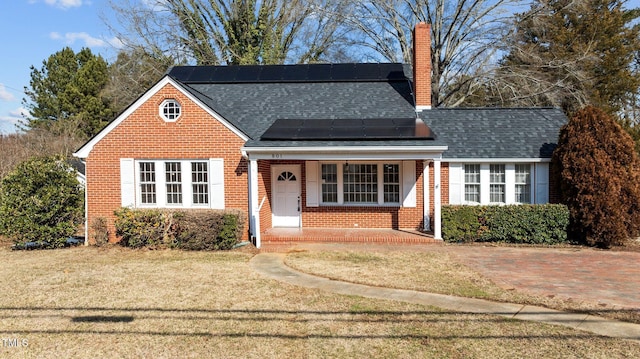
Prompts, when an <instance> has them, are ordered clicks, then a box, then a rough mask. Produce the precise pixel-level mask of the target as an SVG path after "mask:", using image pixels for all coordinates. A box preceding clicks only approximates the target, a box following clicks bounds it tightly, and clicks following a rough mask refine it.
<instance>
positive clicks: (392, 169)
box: [383, 164, 400, 203]
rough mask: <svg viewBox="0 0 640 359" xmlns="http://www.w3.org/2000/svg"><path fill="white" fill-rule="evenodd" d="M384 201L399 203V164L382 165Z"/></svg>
mask: <svg viewBox="0 0 640 359" xmlns="http://www.w3.org/2000/svg"><path fill="white" fill-rule="evenodd" d="M383 178H384V202H385V203H400V166H399V165H396V164H385V165H383Z"/></svg>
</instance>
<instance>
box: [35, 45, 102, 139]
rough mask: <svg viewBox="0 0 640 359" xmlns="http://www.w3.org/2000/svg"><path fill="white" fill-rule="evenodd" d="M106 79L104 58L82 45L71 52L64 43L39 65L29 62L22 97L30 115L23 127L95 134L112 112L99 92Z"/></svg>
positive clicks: (89, 135) (88, 134)
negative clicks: (31, 64)
mask: <svg viewBox="0 0 640 359" xmlns="http://www.w3.org/2000/svg"><path fill="white" fill-rule="evenodd" d="M107 81H108V73H107V62H106V61H105V60H104V59H103V58H102V57H101V56H96V55H94V54H93V53H92V52H91V50H90V49H86V48H85V49H82V50H81V51H80V52H78V53H77V54H75V53H74V52H73V50H72V49H71V48H69V47H66V48H64V49H62V50H61V51H58V52H56V53H55V54H53V55H51V56H50V57H49V58H48V59H47V60H46V61H43V64H42V68H41V69H36V68H35V67H34V66H31V81H30V83H29V84H30V88H25V93H26V94H27V97H28V99H27V98H25V99H23V104H24V105H25V107H26V108H27V109H29V115H30V117H29V118H28V119H27V121H26V127H27V128H29V129H30V128H43V127H44V128H52V129H54V128H55V129H56V131H66V132H69V131H73V132H75V133H76V134H79V135H82V136H84V137H91V136H93V135H95V134H96V133H97V132H98V131H100V130H101V129H102V127H103V126H104V125H106V124H107V123H108V121H109V120H111V117H112V115H113V114H112V111H111V109H110V108H109V104H108V101H107V100H106V99H105V98H103V97H102V95H101V92H102V90H103V89H104V88H105V86H106V85H107ZM69 127H72V128H71V129H70V128H69Z"/></svg>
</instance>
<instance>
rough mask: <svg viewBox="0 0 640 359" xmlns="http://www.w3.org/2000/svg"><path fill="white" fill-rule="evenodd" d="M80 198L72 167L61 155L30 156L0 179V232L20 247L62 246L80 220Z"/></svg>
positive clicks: (82, 193) (80, 194) (81, 208)
mask: <svg viewBox="0 0 640 359" xmlns="http://www.w3.org/2000/svg"><path fill="white" fill-rule="evenodd" d="M83 201H84V192H83V190H82V188H81V186H80V184H79V183H78V180H77V179H76V174H75V171H74V170H73V169H72V168H71V166H69V165H68V164H67V163H65V161H64V160H63V159H62V158H60V157H35V158H32V159H30V160H28V161H25V162H22V163H20V164H19V165H18V166H17V167H16V168H15V169H14V170H13V171H11V172H10V173H9V174H8V175H7V176H6V177H4V178H3V179H2V182H0V234H5V235H7V236H8V237H10V238H11V239H12V240H13V241H14V243H15V244H16V245H17V246H21V247H24V246H25V244H26V243H29V242H35V243H37V244H38V246H39V247H50V248H56V247H63V246H64V245H65V243H66V240H67V238H68V237H70V236H71V235H73V234H74V233H75V231H76V228H77V226H78V225H79V224H80V223H82V220H83V215H84V209H83Z"/></svg>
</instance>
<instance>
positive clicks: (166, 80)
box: [73, 76, 249, 158]
mask: <svg viewBox="0 0 640 359" xmlns="http://www.w3.org/2000/svg"><path fill="white" fill-rule="evenodd" d="M167 85H171V86H173V87H175V88H176V89H177V90H178V91H180V93H182V94H183V95H184V96H186V97H187V98H188V99H189V100H190V101H192V102H193V103H195V104H196V105H197V106H199V107H200V108H202V109H203V110H205V111H206V112H207V113H208V114H209V115H211V117H213V118H214V119H216V120H217V121H219V122H220V123H222V124H223V125H224V126H225V127H227V128H228V129H229V130H230V131H231V132H233V133H234V134H236V136H238V137H240V138H241V139H242V140H243V141H248V140H249V137H247V135H245V134H244V133H242V132H241V131H240V130H238V129H237V128H236V127H235V126H233V125H232V124H231V123H230V122H229V121H227V120H225V119H224V118H223V117H222V116H221V115H219V114H218V113H216V112H215V111H213V110H212V109H210V108H209V107H208V106H207V105H205V104H204V103H203V102H201V101H200V100H199V99H197V98H196V97H194V96H193V95H192V94H190V93H189V92H187V91H186V90H185V89H184V88H183V87H182V85H180V84H179V83H178V82H177V81H175V80H174V79H172V78H171V77H169V76H165V77H163V78H162V79H161V80H160V81H158V82H157V83H156V84H155V85H154V86H153V87H151V88H150V89H149V90H148V91H147V92H145V94H144V95H142V96H141V97H140V98H138V99H137V100H136V101H135V102H134V103H133V104H131V105H130V106H129V107H128V108H127V109H126V110H125V111H124V112H122V113H121V114H120V115H119V116H118V117H116V119H115V120H113V121H111V122H110V123H109V124H108V125H107V126H106V127H105V128H104V129H103V130H102V131H100V132H99V133H98V134H97V135H96V136H94V137H93V138H92V139H90V140H89V141H88V142H87V143H85V144H84V145H83V146H82V147H81V148H80V149H79V150H78V151H76V152H75V153H74V154H73V155H74V156H75V157H78V158H87V157H89V153H91V151H92V150H93V147H94V146H95V145H96V144H97V143H98V142H100V141H101V140H102V139H103V138H104V137H105V136H107V135H108V134H109V133H110V132H111V131H113V129H115V128H116V127H118V125H120V124H121V123H122V121H124V120H125V119H127V118H128V117H129V116H131V114H133V113H134V112H135V111H136V110H138V108H139V107H140V106H142V105H143V104H144V103H146V102H147V101H149V99H151V97H153V96H155V95H156V94H157V93H158V92H159V91H160V90H161V89H162V88H164V87H165V86H167ZM182 107H183V110H184V106H182ZM183 112H184V111H183ZM183 115H184V114H181V117H182V116H183Z"/></svg>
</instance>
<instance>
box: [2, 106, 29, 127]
mask: <svg viewBox="0 0 640 359" xmlns="http://www.w3.org/2000/svg"><path fill="white" fill-rule="evenodd" d="M22 114H25V115H28V114H29V111H28V110H27V109H26V108H24V107H20V108H18V109H15V110H13V111H9V113H8V114H7V115H6V116H0V134H1V133H13V132H17V131H18V128H17V127H16V125H17V124H18V123H20V121H23V120H24V118H25V117H24V116H23V115H22Z"/></svg>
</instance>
